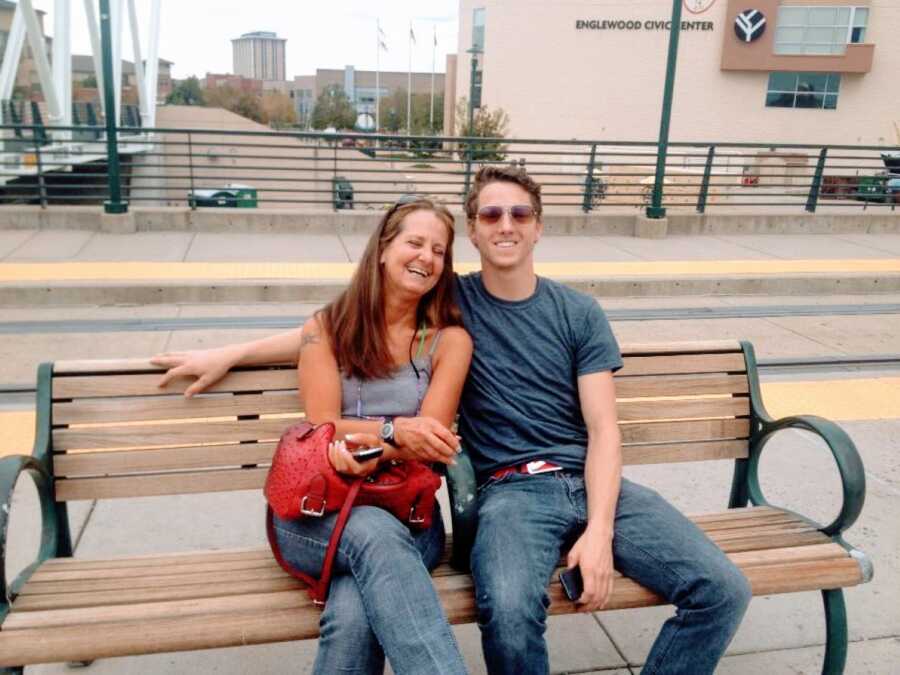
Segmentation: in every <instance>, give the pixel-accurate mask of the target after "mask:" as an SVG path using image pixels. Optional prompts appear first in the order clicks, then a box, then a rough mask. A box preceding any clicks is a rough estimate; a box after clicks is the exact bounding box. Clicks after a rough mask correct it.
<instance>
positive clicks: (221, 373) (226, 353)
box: [150, 345, 240, 398]
mask: <svg viewBox="0 0 900 675" xmlns="http://www.w3.org/2000/svg"><path fill="white" fill-rule="evenodd" d="M239 360H240V354H238V353H237V351H236V349H235V348H234V346H233V345H232V346H228V347H220V348H218V349H200V350H195V351H190V352H166V353H164V354H157V355H156V356H154V357H153V358H152V359H150V363H152V364H153V365H155V366H163V367H164V368H168V370H167V371H166V373H165V374H164V375H163V376H162V377H161V378H160V380H159V384H158V385H157V386H159V387H160V388H162V387H165V386H166V385H167V384H168V383H169V382H171V381H172V380H174V379H176V378H179V377H196V378H197V380H196V381H195V382H194V383H192V384H191V386H190V387H188V388H187V389H186V390H185V392H184V395H185V398H191V397H192V396H193V395H194V394H199V393H200V392H201V391H204V390H205V389H207V388H208V387H210V386H212V385H214V384H215V383H216V382H218V381H219V380H221V379H222V378H223V377H225V374H226V373H227V372H228V371H229V369H230V368H232V367H233V366H234V365H235V364H236V363H237V362H238V361H239Z"/></svg>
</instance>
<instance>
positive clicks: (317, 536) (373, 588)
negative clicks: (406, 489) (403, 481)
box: [275, 506, 466, 675]
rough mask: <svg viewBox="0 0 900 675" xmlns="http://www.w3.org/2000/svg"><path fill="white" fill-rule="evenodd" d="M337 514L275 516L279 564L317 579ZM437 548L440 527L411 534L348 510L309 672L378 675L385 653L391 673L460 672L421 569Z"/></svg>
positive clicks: (390, 521)
mask: <svg viewBox="0 0 900 675" xmlns="http://www.w3.org/2000/svg"><path fill="white" fill-rule="evenodd" d="M336 520H337V514H336V513H333V514H331V515H329V516H326V517H324V518H303V519H301V520H297V521H283V520H280V519H278V518H276V519H275V534H276V537H277V538H278V543H279V545H280V546H281V552H282V554H283V555H284V559H285V560H286V561H287V562H288V563H289V564H291V565H292V566H294V567H296V568H297V569H299V570H301V571H303V572H306V573H307V574H312V575H314V576H319V574H320V573H321V570H322V562H323V561H324V559H325V550H326V547H327V546H328V539H329V537H330V536H331V531H332V530H333V529H334V523H335V521H336ZM443 550H444V525H443V522H442V520H441V515H440V511H439V510H438V509H437V508H436V509H435V513H434V525H432V527H431V528H430V529H428V530H425V531H424V532H415V533H412V532H410V530H409V529H408V528H407V527H406V526H405V525H403V524H402V523H401V522H400V521H399V520H397V518H395V517H394V516H393V515H391V514H390V513H388V512H387V511H385V510H383V509H379V508H375V507H372V506H358V507H356V508H354V509H353V511H352V513H351V515H350V519H349V520H348V521H347V526H346V527H345V529H344V533H343V536H342V537H341V542H340V545H339V546H338V554H337V555H336V556H335V567H334V576H333V577H332V581H331V589H330V591H329V595H328V602H327V603H326V604H325V610H324V612H323V613H322V618H321V620H320V622H319V626H320V637H319V651H318V653H317V654H316V663H315V668H314V672H315V673H320V674H328V675H331V674H333V673H359V674H360V675H363V674H365V675H373V674H375V673H378V674H379V675H381V673H383V672H384V659H385V655H387V658H388V660H389V661H390V663H391V667H392V668H393V669H394V672H395V673H397V675H406V674H408V673H452V674H454V675H455V674H457V673H463V674H464V673H465V672H466V669H465V664H464V662H463V659H462V656H461V655H460V653H459V648H458V646H457V644H456V639H455V638H454V636H453V632H452V631H451V630H450V626H449V624H448V623H447V619H446V616H445V615H444V610H443V607H442V606H441V603H440V601H439V599H438V595H437V592H436V591H435V590H434V585H433V584H432V583H431V575H430V574H429V569H432V568H434V567H435V566H436V565H437V563H438V561H439V560H440V558H441V555H442V554H443Z"/></svg>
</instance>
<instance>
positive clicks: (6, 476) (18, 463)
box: [0, 455, 57, 621]
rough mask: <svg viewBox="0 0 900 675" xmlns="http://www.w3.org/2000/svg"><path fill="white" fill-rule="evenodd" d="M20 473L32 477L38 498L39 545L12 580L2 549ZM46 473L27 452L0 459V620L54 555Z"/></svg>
mask: <svg viewBox="0 0 900 675" xmlns="http://www.w3.org/2000/svg"><path fill="white" fill-rule="evenodd" d="M23 473H28V474H29V475H30V476H31V478H32V479H33V480H34V483H35V486H36V487H37V491H38V496H39V497H40V502H41V521H42V527H41V546H40V549H39V550H38V557H37V560H35V561H34V562H33V563H31V564H30V565H29V566H28V567H26V568H25V569H24V570H22V572H21V573H20V574H19V575H18V577H16V579H15V580H13V581H12V583H9V582H8V581H7V579H6V551H7V546H8V543H9V542H8V541H7V534H8V529H9V517H10V513H11V510H12V498H13V490H14V489H15V487H16V482H17V481H18V480H19V477H20V476H21V475H22V474H23ZM56 523H57V519H56V513H55V511H54V502H53V494H52V490H51V479H50V474H49V473H48V472H47V469H46V467H45V466H44V465H43V463H41V462H40V461H39V460H38V459H37V458H35V457H32V456H30V455H8V456H6V457H3V458H2V459H0V594H2V595H0V621H2V619H3V617H5V616H6V613H7V612H8V611H9V604H10V603H11V602H12V600H13V599H14V598H15V595H16V594H17V593H18V591H19V590H20V589H21V587H22V586H23V585H24V584H25V582H26V581H28V578H29V577H30V576H31V575H32V573H34V571H35V570H36V569H37V568H38V567H39V566H40V564H41V563H43V562H44V561H45V560H47V559H48V558H52V557H54V556H55V555H56V548H57V532H56Z"/></svg>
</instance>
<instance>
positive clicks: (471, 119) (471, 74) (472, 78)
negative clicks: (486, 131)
mask: <svg viewBox="0 0 900 675" xmlns="http://www.w3.org/2000/svg"><path fill="white" fill-rule="evenodd" d="M466 53H467V54H471V55H472V66H471V68H470V69H469V124H468V126H467V127H466V135H467V136H471V135H472V134H473V129H472V125H473V124H474V123H475V78H476V77H477V76H478V55H479V54H481V50H480V49H479V48H478V46H477V45H472V48H471V49H467V50H466ZM478 107H479V108H480V107H481V96H480V95H479V97H478ZM471 176H472V148H471V144H470V143H466V177H465V185H464V187H463V199H465V197H466V195H467V194H469V183H470V180H471Z"/></svg>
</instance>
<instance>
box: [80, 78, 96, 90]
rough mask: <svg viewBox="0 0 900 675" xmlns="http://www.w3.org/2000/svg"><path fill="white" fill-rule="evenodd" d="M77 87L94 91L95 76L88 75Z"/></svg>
mask: <svg viewBox="0 0 900 675" xmlns="http://www.w3.org/2000/svg"><path fill="white" fill-rule="evenodd" d="M79 86H81V87H84V88H85V89H96V88H97V76H96V75H88V76H87V77H86V78H84V79H83V80H82V81H81V82H80V83H79Z"/></svg>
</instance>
